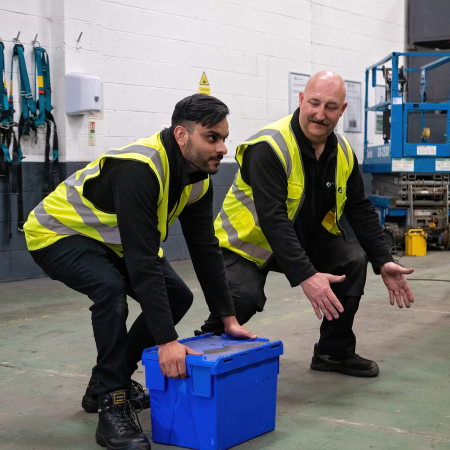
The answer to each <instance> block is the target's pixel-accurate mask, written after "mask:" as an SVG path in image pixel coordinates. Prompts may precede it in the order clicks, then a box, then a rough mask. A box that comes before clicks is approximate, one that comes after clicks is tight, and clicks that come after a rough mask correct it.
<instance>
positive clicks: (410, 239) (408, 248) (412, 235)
mask: <svg viewBox="0 0 450 450" xmlns="http://www.w3.org/2000/svg"><path fill="white" fill-rule="evenodd" d="M405 255H407V256H426V255H427V235H426V234H425V233H424V231H423V230H419V229H411V230H409V231H408V232H407V233H406V236H405Z"/></svg>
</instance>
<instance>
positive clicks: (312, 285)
mask: <svg viewBox="0 0 450 450" xmlns="http://www.w3.org/2000/svg"><path fill="white" fill-rule="evenodd" d="M344 280H345V275H331V274H329V273H320V272H318V273H315V274H314V275H312V276H311V277H309V278H307V279H306V280H304V281H302V282H301V283H300V286H301V287H302V288H303V292H304V293H305V295H306V296H307V297H308V300H309V301H310V302H311V305H312V307H313V308H314V311H315V312H316V316H317V318H318V319H321V318H322V314H321V313H320V311H322V313H323V315H324V316H325V317H326V318H327V320H333V317H334V318H335V319H337V318H339V313H338V311H339V312H340V313H342V312H344V308H343V306H342V305H341V302H340V301H339V300H338V298H337V297H336V296H335V295H334V292H333V291H332V290H331V287H330V283H342V282H343V281H344Z"/></svg>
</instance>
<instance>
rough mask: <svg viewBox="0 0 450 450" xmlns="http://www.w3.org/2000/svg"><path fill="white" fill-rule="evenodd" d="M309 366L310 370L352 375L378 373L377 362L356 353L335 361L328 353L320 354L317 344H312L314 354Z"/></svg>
mask: <svg viewBox="0 0 450 450" xmlns="http://www.w3.org/2000/svg"><path fill="white" fill-rule="evenodd" d="M310 367H311V369H312V370H320V371H321V372H339V373H343V374H344V375H352V376H354V377H376V376H377V375H378V374H379V373H380V369H379V368H378V364H377V363H376V362H375V361H370V359H364V358H361V356H359V355H357V354H356V353H355V354H354V355H353V356H351V357H350V358H347V359H344V360H341V361H337V360H334V359H331V358H330V356H328V355H324V354H322V353H321V352H320V349H319V345H318V344H315V345H314V356H313V357H312V361H311V365H310Z"/></svg>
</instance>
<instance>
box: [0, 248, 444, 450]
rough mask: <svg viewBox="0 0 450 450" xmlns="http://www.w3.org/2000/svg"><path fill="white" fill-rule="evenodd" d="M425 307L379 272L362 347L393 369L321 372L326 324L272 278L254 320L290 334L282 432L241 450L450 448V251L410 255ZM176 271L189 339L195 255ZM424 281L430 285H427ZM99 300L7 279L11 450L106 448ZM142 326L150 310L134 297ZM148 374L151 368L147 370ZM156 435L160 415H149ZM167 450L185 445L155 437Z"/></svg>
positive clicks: (5, 449)
mask: <svg viewBox="0 0 450 450" xmlns="http://www.w3.org/2000/svg"><path fill="white" fill-rule="evenodd" d="M399 261H400V262H401V263H402V264H403V265H405V266H412V267H414V268H415V269H416V271H415V273H414V274H412V275H411V276H410V278H412V279H413V280H412V281H411V286H412V288H413V291H414V294H415V297H416V302H415V304H414V306H413V307H412V308H411V309H410V310H406V309H404V310H399V309H398V308H397V307H391V306H390V305H389V301H388V295H387V291H386V290H385V288H384V285H383V284H382V281H381V279H380V278H379V277H376V276H375V275H373V273H372V271H371V269H369V276H368V283H367V287H366V295H365V296H364V298H363V301H362V303H361V307H360V310H359V312H358V315H357V317H356V322H355V327H354V328H355V332H356V334H357V337H358V346H357V352H358V353H360V354H361V355H362V356H365V357H368V358H371V359H375V360H376V361H378V363H379V365H380V369H381V374H380V376H379V377H377V378H373V379H359V378H353V377H346V376H344V375H340V374H333V373H331V374H328V373H320V372H313V371H311V370H310V369H309V362H310V360H311V356H312V348H313V345H314V342H315V341H316V340H317V337H318V329H319V324H320V322H319V321H318V320H317V319H316V317H315V315H314V313H313V310H312V308H311V306H310V304H309V301H308V300H307V299H306V298H305V296H304V295H303V292H302V291H301V289H300V288H295V289H291V288H290V287H289V285H288V282H287V280H286V279H285V277H284V276H283V275H280V274H271V275H270V276H269V278H268V285H267V289H266V295H267V297H268V301H267V305H266V310H265V311H264V312H263V313H261V314H258V315H257V316H256V317H254V318H253V319H252V321H251V322H250V323H249V324H248V328H249V329H251V330H252V331H254V332H256V333H257V334H258V335H259V336H260V337H267V338H270V339H271V340H276V339H281V340H282V341H283V343H284V348H285V353H284V355H283V356H282V358H281V367H280V375H279V378H278V402H277V427H276V430H275V431H273V432H271V433H267V434H266V435H263V436H261V437H258V438H256V439H253V440H251V441H249V442H246V443H244V444H241V445H240V446H237V447H235V448H236V449H239V450H250V449H251V450H261V449H271V450H272V449H273V450H275V449H276V450H278V449H279V450H285V449H288V450H290V449H308V450H322V449H332V450H363V449H382V450H390V449H395V450H406V449H408V450H415V449H417V450H423V449H436V450H438V449H439V450H444V449H450V363H449V354H450V351H449V348H450V344H449V342H450V283H448V282H443V281H432V280H433V279H434V280H450V253H449V252H445V251H429V253H428V255H427V256H426V257H422V258H412V257H402V258H400V259H399ZM173 266H174V267H175V269H176V270H177V272H178V273H179V274H180V275H181V276H182V277H183V279H184V280H185V281H186V282H187V284H188V285H189V287H190V288H191V289H192V290H193V292H194V294H195V302H194V306H193V307H192V309H191V310H190V311H189V313H188V315H187V316H186V317H185V318H184V319H183V321H182V323H181V324H180V325H179V326H178V333H179V335H180V337H188V336H191V335H192V334H193V330H194V329H195V328H198V326H199V324H200V323H201V321H202V320H203V318H205V316H206V313H207V309H206V305H205V302H204V300H203V297H202V294H201V291H200V289H199V285H198V282H197V280H196V279H195V276H194V272H193V269H192V266H191V263H190V262H189V261H183V262H177V263H174V264H173ZM417 279H424V280H427V281H415V280H417ZM89 306H90V301H89V300H88V299H87V298H85V297H84V296H82V295H80V294H78V293H76V292H74V291H71V290H70V289H68V288H66V287H65V286H64V285H62V284H60V283H58V282H55V281H51V280H49V279H37V280H27V281H21V282H11V283H0V449H1V450H10V449H11V450H19V449H26V450H28V449H36V450H51V449H57V450H61V449H73V450H84V449H96V448H100V447H98V446H97V445H96V444H95V440H94V432H95V427H96V415H92V414H87V413H85V412H84V411H83V410H82V409H81V406H80V401H81V397H82V395H83V393H84V389H85V386H86V384H87V381H88V378H89V374H90V369H91V367H92V365H93V364H94V362H95V351H94V339H93V336H92V330H91V327H90V317H89V311H88V307H89ZM130 310H131V312H130V319H129V320H130V323H131V321H132V320H133V319H134V318H135V317H136V316H137V314H138V305H137V304H136V303H135V302H134V301H133V300H130ZM135 378H136V379H137V380H138V381H140V382H142V383H143V381H144V374H143V371H142V370H140V371H139V373H138V374H137V375H136V377H135ZM140 418H141V422H142V424H143V427H144V430H145V431H146V432H147V434H148V435H149V436H150V435H151V429H150V414H149V413H148V411H146V412H143V413H141V414H140ZM153 448H154V449H155V450H161V449H170V448H172V449H176V448H178V447H170V446H163V445H159V444H154V445H153Z"/></svg>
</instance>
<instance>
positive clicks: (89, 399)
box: [81, 377, 150, 413]
mask: <svg viewBox="0 0 450 450" xmlns="http://www.w3.org/2000/svg"><path fill="white" fill-rule="evenodd" d="M97 384H98V380H96V379H94V378H93V377H91V379H90V380H89V383H88V386H87V389H86V393H85V394H84V395H83V400H81V406H82V408H83V409H84V410H85V411H86V412H88V413H96V412H98V398H97V396H96V395H94V394H93V392H92V388H93V387H94V386H96V385H97ZM130 392H131V394H130V402H131V404H132V406H133V408H134V409H135V411H136V412H141V411H142V410H144V409H148V408H150V396H149V394H148V389H144V388H143V387H142V385H141V384H139V383H138V382H137V381H134V380H131V390H130Z"/></svg>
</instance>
